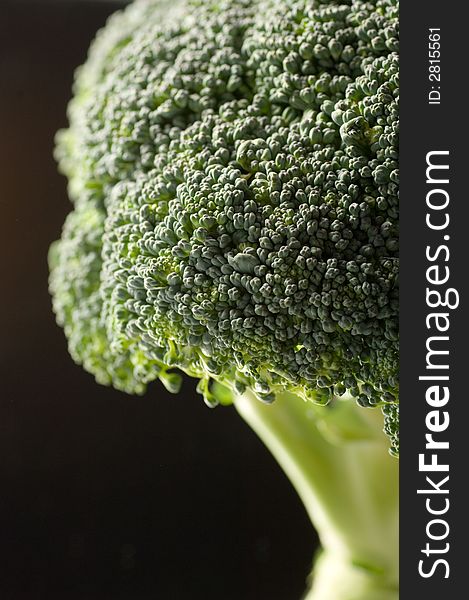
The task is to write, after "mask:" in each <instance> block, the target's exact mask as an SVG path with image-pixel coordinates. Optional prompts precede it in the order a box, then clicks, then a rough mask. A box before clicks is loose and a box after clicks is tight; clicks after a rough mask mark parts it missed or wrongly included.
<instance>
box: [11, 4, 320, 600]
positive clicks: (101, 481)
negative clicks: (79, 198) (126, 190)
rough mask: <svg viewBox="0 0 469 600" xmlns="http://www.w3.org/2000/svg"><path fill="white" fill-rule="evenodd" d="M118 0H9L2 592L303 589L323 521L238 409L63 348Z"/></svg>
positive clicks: (158, 594)
mask: <svg viewBox="0 0 469 600" xmlns="http://www.w3.org/2000/svg"><path fill="white" fill-rule="evenodd" d="M116 7H117V3H113V2H109V1H108V2H106V1H101V2H78V1H75V2H71V1H64V0H62V1H60V0H58V1H56V2H53V1H42V2H41V1H36V2H31V1H30V2H26V1H21V0H20V1H18V0H13V1H11V2H6V1H5V0H3V1H2V0H0V182H1V186H0V292H1V294H0V298H1V299H0V336H1V337H0V598H1V599H2V600H10V599H11V600H36V599H42V598H43V599H47V600H49V599H55V598H57V599H58V598H60V599H61V600H85V599H86V600H91V599H93V600H105V599H126V600H143V599H147V598H148V599H149V598H152V599H155V598H161V599H162V600H182V599H184V600H186V599H187V600H199V599H203V600H215V599H216V600H295V599H296V598H299V597H300V596H301V593H302V590H303V588H304V581H305V577H306V575H307V572H308V570H309V564H310V560H311V557H312V554H313V550H314V544H315V537H314V533H313V531H312V529H311V528H310V525H309V523H308V520H307V517H306V515H305V513H304V511H303V508H302V506H301V504H300V502H299V500H298V498H297V497H296V495H295V493H294V491H293V490H292V489H291V488H290V484H289V483H288V481H287V479H286V478H285V476H284V475H283V473H282V472H281V471H280V469H279V468H278V467H277V465H276V464H275V463H274V461H273V459H272V458H271V457H270V455H269V454H268V452H267V451H266V450H265V449H264V447H263V446H262V444H261V443H260V442H259V441H258V440H257V439H256V437H255V436H254V434H253V433H251V431H250V430H249V429H248V428H247V426H246V425H245V424H244V423H243V422H242V421H241V420H240V419H239V417H238V416H237V415H236V414H235V412H234V410H233V409H230V408H219V409H215V410H209V409H208V408H206V406H205V405H204V404H203V401H202V400H201V398H200V397H199V396H197V395H196V394H195V391H194V383H193V381H189V380H188V381H186V382H185V385H184V389H183V392H182V394H181V395H179V396H177V397H176V396H171V395H170V394H168V393H167V392H166V391H165V390H164V389H163V388H162V386H161V385H159V384H158V385H153V386H152V387H150V389H149V392H148V393H147V395H146V396H145V397H142V398H135V397H128V396H126V395H124V394H121V393H118V392H116V391H114V390H112V389H107V388H104V387H100V386H98V385H97V384H96V383H95V382H94V380H93V378H92V377H91V376H89V375H88V374H86V373H84V372H83V371H82V370H81V368H79V367H77V366H75V365H74V364H73V362H72V360H71V359H70V357H69V356H68V354H67V350H66V343H65V339H64V336H63V333H62V331H61V330H60V329H59V328H58V327H57V326H56V325H55V322H54V318H53V315H52V313H51V307H50V299H49V296H48V292H47V264H46V254H47V249H48V246H49V244H50V242H51V241H52V240H54V239H55V238H57V237H58V236H59V235H60V228H61V224H62V222H63V220H64V217H65V215H66V213H67V212H68V211H69V210H70V204H69V203H68V200H67V197H66V184H65V180H64V179H63V178H62V177H60V176H59V175H57V173H56V165H55V163H54V160H53V158H52V149H53V136H54V132H55V131H56V130H57V129H58V128H59V127H62V126H64V125H65V124H66V118H65V107H66V102H67V100H68V98H69V96H70V88H71V83H72V73H73V69H74V68H75V67H76V66H77V65H78V64H80V63H81V62H82V61H83V60H84V57H85V53H86V49H87V46H88V44H89V41H90V39H91V38H92V36H93V34H94V32H95V31H96V29H97V28H98V27H100V26H101V25H102V24H103V23H104V21H105V18H106V16H107V15H108V14H109V13H110V12H112V11H113V10H115V8H116Z"/></svg>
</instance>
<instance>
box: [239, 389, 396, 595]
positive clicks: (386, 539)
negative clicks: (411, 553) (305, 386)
mask: <svg viewBox="0 0 469 600" xmlns="http://www.w3.org/2000/svg"><path fill="white" fill-rule="evenodd" d="M235 406H236V408H237V410H238V412H239V413H240V414H241V416H242V417H243V418H244V419H245V421H246V422H247V423H248V424H249V425H250V426H251V427H252V429H253V430H254V431H255V432H256V433H257V434H258V435H259V437H260V438H261V439H262V440H263V442H264V443H265V444H266V446H267V448H268V449H269V450H270V451H271V452H272V454H273V456H274V457H275V458H276V459H277V461H278V463H279V464H280V466H281V467H282V468H283V470H284V471H285V473H286V475H287V476H288V477H289V479H290V481H291V482H292V484H293V485H294V487H295V488H296V490H297V492H298V494H299V496H300V498H301V499H302V501H303V504H304V506H305V508H306V511H307V512H308V515H309V517H310V518H311V521H312V523H313V524H314V527H315V529H316V531H317V532H318V534H319V537H320V539H321V543H322V547H323V552H322V553H321V554H320V556H319V558H318V560H317V561H316V564H315V567H314V570H313V573H312V576H311V581H312V587H311V590H310V591H309V592H308V594H307V595H306V596H305V600H397V599H398V597H399V594H398V563H399V544H398V532H399V529H398V522H399V514H398V499H399V477H398V460H397V459H395V458H393V457H391V456H390V455H389V453H388V442H387V439H386V437H385V435H384V434H383V433H382V427H383V417H382V414H381V411H380V410H379V409H365V408H360V407H357V406H356V404H355V402H354V401H353V400H352V399H349V400H338V401H336V402H334V403H333V406H328V407H322V406H321V407H318V406H315V405H312V404H311V403H307V402H304V401H303V400H301V399H300V398H298V397H297V396H295V395H293V394H283V395H281V396H279V397H278V398H277V400H276V401H275V402H274V403H273V404H271V405H266V404H262V403H261V402H259V400H257V399H256V398H255V397H254V396H253V395H252V394H250V393H246V394H244V395H243V396H240V397H238V398H236V399H235ZM292 600H293V599H292Z"/></svg>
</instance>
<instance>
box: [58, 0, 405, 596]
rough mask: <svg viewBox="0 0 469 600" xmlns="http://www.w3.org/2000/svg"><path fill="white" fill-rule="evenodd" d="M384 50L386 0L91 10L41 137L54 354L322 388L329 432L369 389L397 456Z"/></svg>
mask: <svg viewBox="0 0 469 600" xmlns="http://www.w3.org/2000/svg"><path fill="white" fill-rule="evenodd" d="M398 67H399V63H398V3H397V0H371V1H364V0H343V1H341V2H339V1H334V0H309V1H308V0H282V1H277V0H235V1H233V0H208V1H202V0H192V1H185V0H175V1H171V2H168V1H167V0H165V1H162V0H147V1H145V0H140V1H137V2H135V3H134V4H133V5H131V6H130V7H128V8H127V9H126V10H125V11H123V12H121V13H118V14H117V15H115V16H114V17H112V19H111V20H110V21H109V23H108V25H107V26H106V27H105V28H104V29H103V30H102V31H101V32H100V34H99V35H98V36H97V39H96V41H95V42H94V43H93V46H92V48H91V50H90V54H89V58H88V61H87V63H86V64H85V65H84V66H83V67H82V68H81V69H80V70H79V71H78V73H77V77H76V82H75V98H74V99H73V100H72V102H71V104H70V107H69V117H70V127H69V129H67V130H66V131H63V132H60V134H59V136H58V145H57V157H58V159H59V162H60V167H61V169H62V171H63V172H64V173H65V174H66V175H67V177H68V179H69V193H70V196H71V198H72V200H73V201H74V204H75V208H74V211H73V212H72V213H71V214H70V215H69V217H68V219H67V221H66V224H65V226H64V230H63V235H62V239H61V240H60V241H59V242H56V243H55V244H54V246H53V247H52V250H51V260H50V262H51V280H50V281H51V283H50V286H51V292H52V295H53V301H54V310H55V312H56V314H57V319H58V322H59V323H60V324H61V325H62V326H63V327H64V329H65V332H66V335H67V338H68V340H69V348H70V352H71V354H72V356H73V358H74V359H75V360H76V361H77V362H78V363H81V364H83V366H84V368H85V369H87V370H88V371H90V372H91V373H93V374H94V375H95V376H96V379H97V380H98V381H99V382H100V383H104V384H110V385H113V386H114V387H116V388H118V389H121V390H124V391H126V392H129V393H143V392H144V391H145V388H146V386H147V384H148V383H149V382H151V381H153V380H155V379H157V378H159V379H160V380H161V381H162V382H163V384H164V385H165V386H166V387H167V388H168V389H169V390H171V391H177V390H178V389H179V386H180V383H181V377H180V375H179V374H178V372H177V371H178V370H179V371H183V372H185V373H187V374H189V375H191V376H193V377H196V378H198V379H199V380H200V383H199V386H198V389H199V391H200V392H201V393H202V394H203V395H204V397H205V400H206V402H207V403H208V404H209V405H211V406H212V405H215V404H216V403H217V402H219V401H222V402H223V403H226V402H227V398H228V399H231V400H233V401H234V403H235V405H237V406H238V409H239V410H240V412H241V413H243V412H244V413H245V411H243V409H242V408H240V407H242V402H243V401H241V400H237V399H239V398H241V397H243V395H244V398H246V397H253V398H255V399H257V400H260V401H262V402H263V403H265V404H271V403H272V404H273V406H275V405H276V404H279V405H282V406H283V405H284V404H286V405H288V403H290V404H291V405H294V404H295V402H298V400H292V399H291V398H292V397H293V395H294V397H295V398H299V399H300V400H301V402H302V406H303V405H304V406H306V407H311V406H314V405H315V404H323V405H329V406H328V407H327V408H324V409H322V410H323V411H324V412H323V415H320V413H319V412H318V413H317V417H316V419H317V421H318V423H320V422H324V423H329V425H325V428H326V429H327V428H328V429H329V433H330V431H331V430H333V429H334V428H335V429H336V430H337V429H339V430H340V431H341V436H339V437H341V438H344V436H345V437H347V436H348V435H349V433H350V431H351V430H353V431H354V432H355V433H353V434H352V437H354V436H355V437H358V438H359V439H360V440H362V439H366V440H367V439H369V438H370V434H369V431H367V433H366V435H364V434H363V431H364V425H363V423H361V425H360V426H358V427H357V428H355V425H356V418H355V416H352V414H351V413H350V414H349V413H348V412H346V414H347V415H348V416H347V418H346V419H343V417H342V416H341V415H342V414H343V410H346V411H349V408H347V409H343V406H344V405H345V404H347V406H348V405H351V404H353V400H354V401H355V402H356V403H357V404H358V405H360V406H362V407H365V408H373V407H381V409H382V412H383V413H384V429H385V431H386V433H387V434H388V437H389V440H390V442H391V453H392V454H396V455H397V454H398V431H399V424H398V414H399V409H398V183H399V180H398V128H399V121H398V94H399V83H398V76H399V68H398ZM282 398H283V400H282ZM285 398H290V401H287V400H285ZM352 399H353V400H352ZM228 401H229V400H228ZM303 401H305V402H303ZM259 405H260V403H259ZM253 410H254V412H256V414H257V412H259V411H261V412H262V411H263V410H264V409H260V408H258V409H253ZM272 410H273V411H275V410H280V409H275V408H272ZM282 410H283V409H282ZM301 410H303V408H302V409H301ZM308 410H309V409H308ZM365 412H366V411H362V410H360V411H359V412H358V414H359V415H360V416H359V417H357V419H358V421H360V420H361V419H363V420H364V421H367V422H368V417H367V416H366V417H365ZM378 412H379V413H381V411H378ZM361 413H363V414H361ZM259 414H260V413H259ZM262 414H264V413H262ZM266 414H267V413H266ZM271 414H274V413H271ZM308 414H309V413H308ZM315 414H316V412H315ZM330 414H333V415H334V416H332V417H329V415H330ZM353 414H354V415H355V413H353ZM337 415H340V418H338V417H337ZM339 421H340V426H339V425H338V423H339ZM358 421H357V422H358ZM373 421H376V422H378V421H379V419H378V420H376V419H375V416H374V417H373ZM346 422H348V426H347V425H346V424H345V423H346ZM309 425H310V424H309V422H308V426H309ZM321 427H322V426H321ZM373 427H375V425H373ZM379 427H380V428H382V427H383V422H382V419H381V423H380V424H379ZM271 429H272V431H273V430H275V427H274V426H273V425H272V428H271ZM357 432H358V433H357ZM362 434H363V435H362ZM261 436H263V434H262V432H261ZM263 437H264V438H265V435H264V436H263ZM326 438H327V435H326ZM371 438H373V439H374V437H373V435H371ZM274 454H275V451H274ZM386 460H387V458H386ZM389 460H391V459H389ZM280 462H281V461H280ZM285 468H287V467H285ZM390 468H391V469H393V468H394V467H390ZM360 560H361V559H360ZM362 562H363V561H362ZM365 562H366V561H365ZM318 597H321V599H322V598H324V599H325V598H326V596H318ZM346 597H347V596H344V598H346ZM354 597H355V596H354ZM357 597H358V596H357ZM363 597H365V596H363ZM366 597H368V596H366ZM371 597H372V596H370V598H371ZM378 597H379V596H378V595H375V596H373V598H374V599H375V598H376V600H378ZM383 597H384V596H383Z"/></svg>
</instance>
